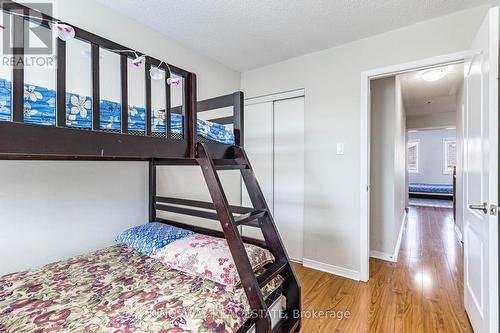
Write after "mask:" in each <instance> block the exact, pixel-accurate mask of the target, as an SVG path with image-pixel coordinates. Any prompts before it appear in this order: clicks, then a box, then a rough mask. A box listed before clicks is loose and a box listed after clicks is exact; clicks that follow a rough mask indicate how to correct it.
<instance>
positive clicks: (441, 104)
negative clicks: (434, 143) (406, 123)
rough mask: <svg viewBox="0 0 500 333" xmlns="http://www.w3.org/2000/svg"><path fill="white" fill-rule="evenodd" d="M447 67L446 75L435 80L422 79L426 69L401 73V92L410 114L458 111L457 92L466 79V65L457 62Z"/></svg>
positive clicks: (407, 112)
mask: <svg viewBox="0 0 500 333" xmlns="http://www.w3.org/2000/svg"><path fill="white" fill-rule="evenodd" d="M445 68H446V70H447V74H446V76H445V77H443V78H442V79H441V80H438V81H434V82H427V81H424V80H422V78H421V76H422V73H423V72H425V71H420V72H411V73H408V74H404V75H401V77H400V79H401V92H402V95H403V103H404V106H405V111H406V114H407V115H408V116H418V115H425V114H430V113H436V112H456V110H457V92H458V88H459V87H460V86H461V83H462V82H463V80H464V66H463V64H457V65H450V66H445Z"/></svg>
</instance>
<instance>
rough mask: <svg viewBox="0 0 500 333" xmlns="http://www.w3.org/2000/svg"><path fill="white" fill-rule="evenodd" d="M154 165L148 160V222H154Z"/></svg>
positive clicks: (153, 161) (153, 162) (152, 161)
mask: <svg viewBox="0 0 500 333" xmlns="http://www.w3.org/2000/svg"><path fill="white" fill-rule="evenodd" d="M155 203H156V165H155V160H154V159H150V160H149V222H155V221H156V207H155Z"/></svg>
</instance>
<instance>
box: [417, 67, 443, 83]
mask: <svg viewBox="0 0 500 333" xmlns="http://www.w3.org/2000/svg"><path fill="white" fill-rule="evenodd" d="M446 74H448V73H447V71H446V68H438V69H431V70H428V71H425V72H423V73H422V75H421V76H420V77H421V79H422V80H424V81H427V82H434V81H438V80H441V79H442V78H443V77H445V76H446Z"/></svg>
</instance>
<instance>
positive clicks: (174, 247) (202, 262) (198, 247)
mask: <svg viewBox="0 0 500 333" xmlns="http://www.w3.org/2000/svg"><path fill="white" fill-rule="evenodd" d="M245 249H246V251H247V253H248V257H249V258H250V263H251V265H252V268H253V270H254V271H256V270H258V269H259V268H262V267H263V266H265V265H267V264H269V263H271V262H273V261H274V257H273V255H272V254H271V252H269V251H268V250H264V249H263V248H260V247H258V246H255V245H250V244H245ZM153 257H154V258H156V259H159V260H160V261H161V262H162V263H163V264H164V265H167V266H170V267H171V268H173V269H176V270H179V271H182V272H185V273H188V274H191V275H196V276H200V277H203V278H206V279H209V280H212V281H214V282H217V283H220V284H223V285H226V286H237V285H238V284H239V283H240V277H239V275H238V271H237V270H236V266H235V264H234V261H233V258H232V256H231V252H230V251H229V246H228V245H227V241H226V240H225V239H223V238H216V237H211V236H207V235H202V234H194V235H191V236H188V237H185V238H183V239H181V240H178V241H176V242H173V243H171V244H169V245H167V246H165V247H164V248H162V249H161V250H159V251H158V252H156V253H155V254H154V256H153Z"/></svg>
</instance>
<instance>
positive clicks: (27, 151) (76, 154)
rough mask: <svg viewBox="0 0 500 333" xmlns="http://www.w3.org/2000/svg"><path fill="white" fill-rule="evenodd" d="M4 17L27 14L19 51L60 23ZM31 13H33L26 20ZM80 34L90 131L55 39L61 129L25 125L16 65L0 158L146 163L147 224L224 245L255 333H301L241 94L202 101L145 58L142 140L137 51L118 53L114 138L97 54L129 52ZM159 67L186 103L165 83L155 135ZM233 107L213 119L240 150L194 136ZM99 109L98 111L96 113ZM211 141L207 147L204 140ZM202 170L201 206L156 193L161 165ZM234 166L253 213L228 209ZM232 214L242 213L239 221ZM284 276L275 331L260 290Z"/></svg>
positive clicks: (18, 30) (0, 128) (2, 0)
mask: <svg viewBox="0 0 500 333" xmlns="http://www.w3.org/2000/svg"><path fill="white" fill-rule="evenodd" d="M0 4H1V6H2V10H3V12H4V13H5V15H8V13H9V12H11V11H13V10H16V11H17V12H19V11H22V12H23V13H24V15H26V16H24V17H23V16H18V15H11V18H12V20H13V26H14V29H13V38H14V40H15V41H16V43H17V44H15V45H17V46H19V45H24V44H23V43H24V42H23V39H24V36H23V34H24V24H25V23H26V21H30V20H35V21H36V22H38V23H41V24H42V25H44V26H45V27H47V28H50V25H49V22H54V21H55V19H54V18H52V17H50V16H48V15H45V14H42V13H40V12H37V11H35V10H33V9H31V8H29V7H26V6H24V5H20V4H18V3H15V2H13V1H11V0H0ZM28 13H29V15H28ZM73 28H74V29H75V37H76V38H77V39H80V40H83V41H85V42H87V43H90V45H91V76H92V81H91V82H92V111H93V112H92V123H93V126H92V128H91V129H88V130H85V129H76V128H70V127H67V126H66V101H65V96H66V42H64V41H62V40H61V39H57V46H56V47H57V73H56V75H57V84H56V93H57V99H56V126H44V125H35V124H27V123H24V119H23V114H24V100H23V99H24V83H25V82H24V68H23V67H22V66H18V67H16V68H14V69H13V72H12V92H13V94H12V121H10V122H3V121H1V122H0V160H95V161H101V160H116V161H147V162H149V221H150V222H154V221H157V222H163V223H168V224H170V225H174V226H178V227H181V228H185V229H188V230H192V231H195V232H199V233H204V234H208V235H212V236H216V237H223V238H225V239H226V240H227V243H228V245H229V248H230V251H231V254H232V257H233V259H234V261H235V264H236V268H237V270H238V273H239V275H240V277H241V281H242V287H243V288H244V290H245V293H246V296H247V298H248V301H249V304H250V306H251V308H252V311H253V320H254V321H255V328H256V332H257V333H261V332H298V331H300V325H301V320H300V311H301V301H300V285H299V282H298V279H297V277H296V274H295V272H294V270H293V267H292V265H291V262H290V259H289V257H288V255H287V253H286V250H285V248H284V245H283V242H282V240H281V238H280V235H279V233H278V230H277V228H276V225H275V223H274V220H273V218H272V216H271V213H270V211H269V208H268V206H267V203H266V201H265V199H264V196H263V194H262V191H261V189H260V186H259V184H258V182H257V179H256V177H255V174H254V171H253V169H252V167H251V165H250V162H249V160H248V157H247V155H246V153H245V151H244V149H243V93H242V92H236V93H234V94H230V95H225V96H220V97H215V98H212V99H208V100H204V101H200V102H198V101H197V96H196V91H197V88H196V75H195V74H194V73H191V72H188V71H186V70H184V69H182V68H179V67H176V66H173V65H166V64H165V63H164V62H162V61H160V60H158V59H154V58H152V57H150V56H146V55H144V54H142V53H139V56H145V63H146V66H145V68H146V70H145V78H146V87H145V92H146V94H145V96H146V103H145V104H146V108H145V114H146V116H145V132H144V135H142V136H138V135H133V134H132V133H128V123H127V120H128V87H127V68H128V64H127V61H128V57H132V56H133V53H132V52H130V53H129V54H124V52H120V53H119V55H120V59H121V61H120V63H121V64H120V68H121V92H122V96H121V132H120V133H110V132H107V131H106V130H103V129H101V128H100V119H99V117H100V112H99V109H100V107H99V101H100V96H99V95H100V87H99V83H100V80H99V50H100V48H105V49H108V50H127V49H128V48H126V47H124V46H122V45H119V44H117V43H115V42H112V41H110V40H108V39H105V38H102V37H99V36H97V35H95V34H92V33H90V32H88V31H85V30H82V29H80V28H77V27H74V26H73ZM14 56H18V57H23V56H24V47H23V46H21V47H16V48H14ZM151 66H157V67H158V66H159V67H160V68H162V69H164V70H165V72H166V73H167V77H166V79H167V78H168V76H169V71H168V68H167V66H170V70H171V72H172V73H173V74H175V75H178V76H180V77H182V78H183V79H184V84H183V93H184V101H183V106H182V107H177V108H171V106H170V87H169V86H168V85H166V88H167V89H166V109H165V111H166V120H165V121H166V127H167V129H166V133H165V134H164V135H162V137H158V135H157V133H154V134H153V133H152V129H151V114H152V98H151V78H150V76H149V71H148V69H149V68H151ZM226 107H233V110H234V111H233V115H232V116H229V117H224V118H217V119H212V120H211V121H212V122H216V123H219V124H225V125H227V124H233V126H234V135H235V145H227V144H222V143H217V142H209V140H206V139H205V140H200V139H199V138H198V136H197V114H198V113H200V112H205V111H209V110H216V109H220V108H226ZM95 110H97V112H96V111H95ZM172 113H181V114H183V115H184V134H183V138H182V139H176V138H174V137H173V136H172V132H171V128H170V116H171V114H172ZM200 141H206V142H200ZM165 165H168V166H176V165H199V166H200V167H201V168H202V171H203V175H204V177H205V180H206V183H207V185H208V189H209V192H210V195H211V198H212V201H213V202H201V201H195V200H186V199H179V198H171V197H161V196H158V195H157V194H156V185H157V182H156V171H157V168H158V167H161V166H165ZM231 169H236V170H240V171H241V175H242V179H243V181H244V183H245V185H246V188H247V189H248V192H249V195H250V199H251V202H252V205H253V206H254V207H253V208H248V207H239V206H230V205H229V203H228V200H227V198H226V195H225V193H224V190H223V188H222V185H221V182H220V179H219V176H218V173H217V171H218V170H231ZM157 211H165V212H170V213H176V214H183V215H188V216H194V217H199V218H206V219H212V220H218V221H220V223H221V227H222V230H223V231H222V232H220V231H215V230H212V229H209V228H204V227H199V226H193V225H190V224H185V223H181V222H177V221H173V220H167V219H163V218H159V217H157ZM234 214H237V215H236V216H235V215H234ZM243 225H245V226H251V227H255V228H259V229H261V231H262V234H263V236H264V240H263V241H262V240H258V239H253V238H248V237H244V236H242V235H241V234H240V231H239V229H238V228H239V227H240V226H243ZM244 242H247V243H251V244H255V245H258V246H261V247H263V248H266V249H269V250H270V251H271V252H272V254H273V255H274V256H275V258H276V261H275V262H274V263H273V264H271V265H268V266H267V267H266V270H265V272H264V273H263V274H262V275H260V276H258V277H256V276H255V273H254V272H253V269H252V267H251V264H250V261H249V258H248V255H247V253H246V251H245V248H244V245H243V243H244ZM278 274H280V275H281V276H282V277H283V278H284V279H285V282H284V283H283V295H284V296H285V297H286V307H285V310H284V313H283V318H282V319H281V320H280V322H279V323H278V324H277V326H276V327H275V328H274V329H272V326H271V320H270V317H269V312H268V306H267V305H266V302H265V300H264V297H263V295H262V292H261V287H263V286H264V285H266V284H267V283H268V282H270V281H271V280H272V279H273V278H274V277H276V276H277V275H278Z"/></svg>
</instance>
